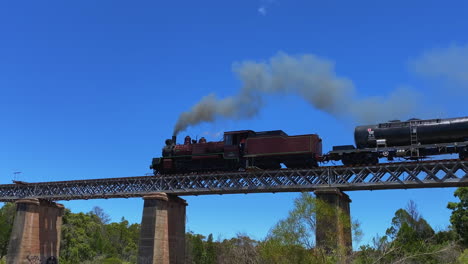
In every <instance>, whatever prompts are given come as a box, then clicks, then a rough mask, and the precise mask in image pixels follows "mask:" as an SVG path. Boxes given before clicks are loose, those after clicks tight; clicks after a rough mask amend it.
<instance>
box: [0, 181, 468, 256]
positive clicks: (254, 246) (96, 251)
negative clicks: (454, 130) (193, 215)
mask: <svg viewBox="0 0 468 264" xmlns="http://www.w3.org/2000/svg"><path fill="white" fill-rule="evenodd" d="M454 195H455V197H457V198H458V199H459V201H457V202H451V203H449V204H448V206H447V207H448V208H449V209H451V210H452V215H451V217H450V223H451V226H449V228H448V229H447V230H442V231H435V230H434V229H433V228H432V227H431V226H430V225H429V223H428V222H427V221H426V220H425V219H424V217H423V216H422V215H421V214H420V212H419V211H418V210H417V206H416V204H415V203H414V202H412V201H410V202H409V203H408V205H407V206H406V208H401V209H398V210H397V211H396V212H395V214H394V217H393V218H392V219H391V220H392V221H391V225H390V226H389V227H388V228H387V230H386V232H385V235H383V236H381V237H379V236H377V237H375V238H374V239H373V241H372V243H370V244H368V245H363V246H360V248H359V249H358V250H356V251H354V252H353V253H352V255H351V256H349V255H347V256H345V259H344V258H343V251H340V250H339V249H338V250H336V251H332V252H330V251H325V250H323V249H319V248H317V247H316V245H315V240H314V239H315V228H316V223H315V216H316V214H317V212H318V211H320V212H323V211H324V210H325V211H326V210H330V208H327V207H326V205H324V204H322V203H321V202H320V201H319V200H317V199H316V198H314V197H313V196H312V195H310V194H308V193H303V194H302V195H301V196H300V197H299V198H297V199H296V200H295V201H294V208H293V209H292V210H291V211H290V212H289V214H288V215H287V216H286V217H285V218H284V219H282V220H280V221H279V222H278V223H277V224H276V225H275V226H273V227H272V229H271V230H270V232H269V233H268V235H267V236H266V238H265V239H263V240H260V241H258V240H255V239H252V238H250V237H249V236H248V235H247V234H238V235H237V236H236V237H233V238H230V239H217V240H214V238H213V235H212V234H209V235H208V236H204V235H201V234H195V233H193V232H188V233H187V234H186V263H187V264H215V263H219V264H238V263H241V264H267V263H268V264H283V263H291V264H295V263H300V264H313V263H339V262H344V261H345V262H348V263H355V264H371V263H454V264H461V263H468V247H467V242H468V230H467V223H468V221H467V219H468V188H458V189H457V190H456V191H455V194H454ZM14 215H15V205H14V204H12V203H7V204H5V205H3V207H1V208H0V264H2V263H4V262H5V255H6V253H7V252H6V251H7V248H8V241H9V237H10V233H11V229H12V225H13V221H14ZM338 216H340V215H338ZM339 219H342V221H343V223H344V224H345V223H349V222H350V220H349V219H346V217H344V216H340V217H339ZM352 223H353V224H352V226H351V229H352V230H353V238H354V242H355V243H356V241H357V240H359V238H360V237H361V235H362V230H361V229H360V225H359V222H357V221H353V222H352ZM139 236H140V225H139V224H130V223H129V222H128V221H127V220H126V219H125V218H122V219H121V220H120V221H118V222H111V221H110V217H109V216H108V215H107V214H106V213H105V212H104V211H103V210H102V209H101V208H99V207H95V208H93V210H92V211H90V212H87V213H82V212H80V213H72V212H71V211H70V210H67V209H66V210H65V213H64V216H63V226H62V240H61V250H60V263H64V264H77V263H87V264H93V263H105V264H121V263H136V262H137V254H138V242H139Z"/></svg>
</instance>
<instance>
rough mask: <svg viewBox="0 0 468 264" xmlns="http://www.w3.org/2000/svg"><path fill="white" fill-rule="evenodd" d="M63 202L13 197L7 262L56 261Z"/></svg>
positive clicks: (18, 263) (10, 263)
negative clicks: (13, 209) (13, 219)
mask: <svg viewBox="0 0 468 264" xmlns="http://www.w3.org/2000/svg"><path fill="white" fill-rule="evenodd" d="M62 215H63V205H61V204H57V203H53V202H49V201H46V200H39V199H22V200H18V201H16V216H15V221H14V224H13V230H12V233H11V236H10V243H9V246H8V254H7V264H23V263H25V264H26V263H28V264H29V263H57V262H54V260H55V261H58V257H59V250H60V235H61V227H62Z"/></svg>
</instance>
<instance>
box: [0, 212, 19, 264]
mask: <svg viewBox="0 0 468 264" xmlns="http://www.w3.org/2000/svg"><path fill="white" fill-rule="evenodd" d="M15 213H16V206H15V204H14V203H6V204H4V205H3V206H2V208H0V259H2V258H3V257H4V256H6V254H7V249H8V243H9V241H10V235H11V230H12V228H13V221H14V219H15Z"/></svg>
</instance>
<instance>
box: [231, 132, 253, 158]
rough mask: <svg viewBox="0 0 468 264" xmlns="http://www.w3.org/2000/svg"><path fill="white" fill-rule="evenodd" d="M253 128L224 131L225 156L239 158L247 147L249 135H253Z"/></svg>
mask: <svg viewBox="0 0 468 264" xmlns="http://www.w3.org/2000/svg"><path fill="white" fill-rule="evenodd" d="M254 134H255V132H253V131H252V130H242V131H231V132H225V133H224V158H225V159H238V158H239V156H241V155H242V154H243V152H244V149H245V142H246V140H247V138H248V137H250V136H253V135H254Z"/></svg>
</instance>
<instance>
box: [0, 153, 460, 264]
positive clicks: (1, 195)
mask: <svg viewBox="0 0 468 264" xmlns="http://www.w3.org/2000/svg"><path fill="white" fill-rule="evenodd" d="M461 186H468V161H463V160H438V161H425V162H401V163H383V164H379V165H372V166H357V167H345V166H324V167H318V168H314V169H281V170H271V171H263V170H256V171H239V172H229V173H206V174H186V175H159V176H139V177H124V178H106V179H92V180H77V181H55V182H38V183H26V182H16V183H15V184H4V185H0V201H2V202H12V201H14V202H16V204H17V212H16V218H15V223H14V227H13V232H12V235H11V238H10V244H9V249H8V255H7V263H29V262H28V261H29V260H30V259H31V258H34V259H37V260H39V261H40V263H54V261H55V260H56V259H58V254H59V246H60V230H61V219H62V213H63V206H62V205H61V204H59V203H56V202H57V201H61V200H83V199H99V198H129V197H142V198H143V200H144V208H143V216H142V222H141V234H140V243H139V256H138V262H139V263H177V264H179V263H184V261H185V207H186V205H187V203H186V202H185V200H183V199H182V198H180V196H186V195H208V194H232V193H261V192H270V193H271V192H272V193H274V192H309V191H313V192H314V193H315V195H316V196H317V198H318V199H321V200H323V201H325V202H327V203H328V204H330V205H331V206H333V208H335V210H341V211H342V212H344V213H346V214H347V215H350V205H349V204H350V202H351V200H350V199H349V197H348V195H347V194H345V193H344V191H353V190H382V189H408V188H433V187H461ZM345 226H347V225H345ZM330 233H333V234H335V235H334V236H333V239H332V241H331V240H330V238H329V237H327V234H330ZM316 242H317V246H321V247H325V248H327V247H332V248H333V247H338V246H343V247H347V248H349V249H350V248H351V230H350V229H349V228H346V227H344V226H343V225H342V224H340V223H339V222H338V219H337V217H335V218H334V219H330V218H329V217H328V218H325V217H320V216H318V217H317V230H316Z"/></svg>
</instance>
